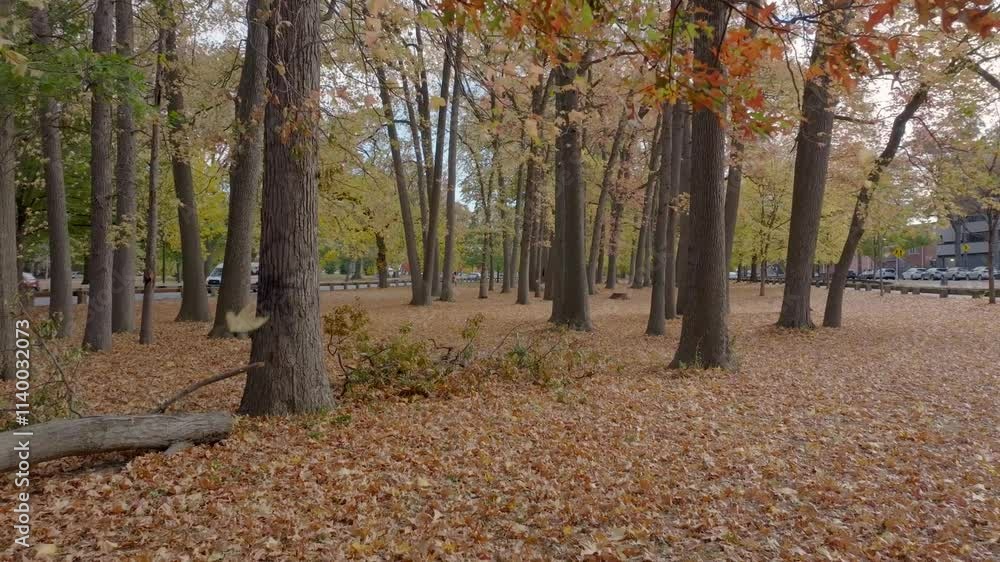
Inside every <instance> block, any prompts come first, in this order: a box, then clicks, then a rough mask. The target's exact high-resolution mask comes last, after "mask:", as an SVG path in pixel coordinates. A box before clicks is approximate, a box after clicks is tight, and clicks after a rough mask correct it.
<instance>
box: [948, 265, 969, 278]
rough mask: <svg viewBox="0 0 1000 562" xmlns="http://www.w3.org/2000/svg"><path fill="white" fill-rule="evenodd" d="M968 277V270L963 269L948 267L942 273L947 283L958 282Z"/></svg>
mask: <svg viewBox="0 0 1000 562" xmlns="http://www.w3.org/2000/svg"><path fill="white" fill-rule="evenodd" d="M968 276H969V270H968V269H965V268H964V267H949V268H948V269H946V270H945V272H944V278H945V279H947V280H949V281H959V280H962V279H966V278H968Z"/></svg>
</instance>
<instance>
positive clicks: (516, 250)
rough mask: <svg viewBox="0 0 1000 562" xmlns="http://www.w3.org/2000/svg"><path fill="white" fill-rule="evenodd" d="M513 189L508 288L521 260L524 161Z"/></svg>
mask: <svg viewBox="0 0 1000 562" xmlns="http://www.w3.org/2000/svg"><path fill="white" fill-rule="evenodd" d="M521 136H522V140H521V144H520V146H522V147H523V146H524V139H523V137H524V134H523V133H522V135H521ZM514 189H515V190H516V196H515V198H514V231H513V235H512V237H513V240H512V241H511V246H510V275H509V277H510V288H511V289H513V288H514V284H515V283H517V278H518V275H517V274H518V265H519V262H520V261H521V228H522V222H523V221H524V163H521V164H519V165H518V167H517V176H516V178H515V179H514Z"/></svg>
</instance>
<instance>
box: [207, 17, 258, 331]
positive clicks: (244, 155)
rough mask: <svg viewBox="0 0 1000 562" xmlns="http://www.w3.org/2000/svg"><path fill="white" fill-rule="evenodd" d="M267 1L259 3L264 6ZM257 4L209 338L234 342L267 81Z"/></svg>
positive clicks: (246, 273) (245, 283)
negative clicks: (231, 318) (231, 319)
mask: <svg viewBox="0 0 1000 562" xmlns="http://www.w3.org/2000/svg"><path fill="white" fill-rule="evenodd" d="M266 2H267V0H263V4H264V7H266ZM261 8H262V2H261V0H247V8H246V20H247V42H246V51H245V53H244V55H243V68H242V69H241V70H240V84H239V87H238V89H237V90H236V103H235V105H236V107H235V109H236V118H235V119H234V123H233V125H234V129H235V130H236V133H235V135H234V137H233V144H232V146H231V147H230V150H231V151H232V152H233V156H232V164H231V165H230V168H229V215H228V227H227V230H226V250H225V254H224V257H223V260H222V284H221V285H220V287H219V299H218V301H217V302H216V305H215V322H214V324H213V326H212V330H211V332H209V334H208V335H209V337H218V338H225V337H232V336H233V334H232V333H230V332H229V329H228V328H227V326H226V313H227V312H232V313H234V314H237V313H239V312H240V311H241V310H243V307H245V306H246V305H247V303H248V302H249V301H250V277H251V274H252V272H251V267H252V261H253V258H252V253H253V249H252V245H253V234H252V233H253V223H254V217H256V216H257V213H256V212H255V211H256V207H257V195H258V192H259V189H260V182H261V175H262V174H263V166H264V129H263V128H262V127H261V122H260V117H259V116H260V115H261V113H262V111H263V109H264V103H265V100H264V90H265V88H264V86H265V81H266V80H267V22H266V21H262V20H261V19H260V18H261V17H262V14H263V12H264V10H262V9H261Z"/></svg>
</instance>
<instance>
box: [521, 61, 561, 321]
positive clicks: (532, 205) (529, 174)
mask: <svg viewBox="0 0 1000 562" xmlns="http://www.w3.org/2000/svg"><path fill="white" fill-rule="evenodd" d="M554 76H555V73H554V71H553V72H550V73H549V77H548V78H547V79H546V80H545V82H544V83H539V84H536V85H534V86H532V88H531V117H532V119H534V120H535V121H536V122H538V123H540V122H541V119H542V115H543V114H544V113H545V104H546V101H547V100H548V94H549V85H550V84H551V82H552V80H553V77H554ZM529 142H530V143H531V148H530V150H529V156H528V164H527V166H526V172H525V184H524V217H525V218H524V221H523V227H524V228H523V230H522V233H521V255H520V264H519V266H518V271H520V275H519V276H518V278H517V304H528V301H529V298H528V292H529V290H531V289H534V287H532V286H531V283H530V282H529V281H530V280H532V279H533V278H535V279H536V278H537V277H538V269H537V268H532V267H531V259H530V258H531V253H532V250H533V249H534V247H535V246H540V245H541V244H540V240H541V235H540V234H539V235H538V236H537V237H536V238H532V229H534V228H536V227H537V223H536V221H538V220H539V219H540V216H541V214H540V212H539V209H538V207H540V206H541V205H540V203H539V197H538V194H537V191H538V184H539V183H540V182H539V178H538V176H539V169H538V168H539V165H538V161H539V159H540V158H541V146H540V144H541V141H540V139H530V140H529Z"/></svg>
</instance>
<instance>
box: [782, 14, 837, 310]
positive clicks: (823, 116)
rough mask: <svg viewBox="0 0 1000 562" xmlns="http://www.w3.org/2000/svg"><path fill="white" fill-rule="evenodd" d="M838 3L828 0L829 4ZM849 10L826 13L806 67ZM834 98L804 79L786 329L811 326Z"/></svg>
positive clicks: (823, 81) (824, 78)
mask: <svg viewBox="0 0 1000 562" xmlns="http://www.w3.org/2000/svg"><path fill="white" fill-rule="evenodd" d="M836 1H837V0H828V2H824V5H826V4H828V3H833V2H836ZM851 11H852V10H840V11H833V12H830V13H829V14H828V15H826V16H824V18H823V19H824V20H825V22H824V23H825V24H826V25H820V26H819V27H818V28H817V31H816V38H815V41H814V43H813V51H812V55H811V57H810V64H811V65H821V64H823V62H824V61H825V59H826V56H827V54H828V53H827V51H828V49H829V47H830V45H831V44H833V43H834V42H836V41H837V40H838V38H839V37H840V35H842V34H843V32H844V29H845V27H846V25H847V22H848V20H849V19H850V17H851V15H850V12H851ZM834 104H835V99H834V96H833V94H832V92H831V91H830V77H829V76H828V75H827V74H825V73H821V74H819V75H818V76H814V77H812V78H810V79H809V80H807V81H806V83H805V91H804V93H803V96H802V121H801V122H800V123H799V133H798V137H797V138H796V150H795V172H794V174H795V175H794V179H793V180H792V215H791V224H790V226H789V231H788V254H787V256H788V257H787V258H786V259H785V292H784V296H783V298H782V301H781V314H780V315H779V316H778V325H779V326H784V327H786V328H812V327H813V326H814V325H813V322H812V318H811V316H810V308H809V305H810V300H809V299H810V289H811V285H810V281H811V273H812V263H813V258H814V256H815V254H816V237H817V236H818V234H819V222H820V220H819V219H820V213H821V211H822V208H823V192H824V191H825V188H826V173H827V169H828V168H829V165H830V147H831V145H832V138H831V133H832V131H833V107H834Z"/></svg>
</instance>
